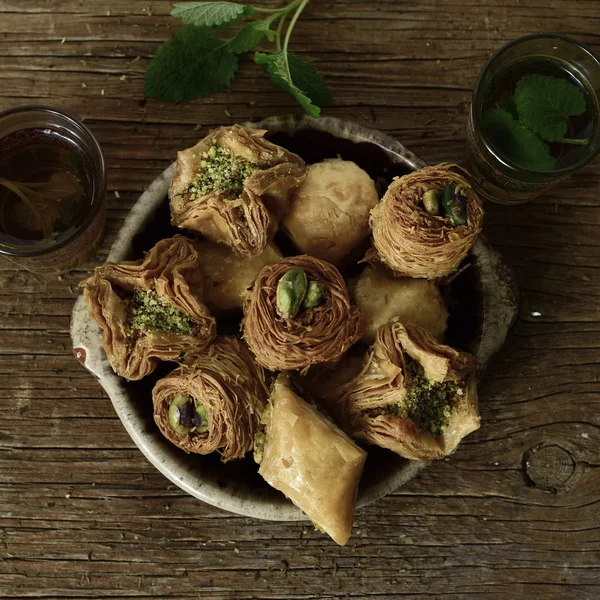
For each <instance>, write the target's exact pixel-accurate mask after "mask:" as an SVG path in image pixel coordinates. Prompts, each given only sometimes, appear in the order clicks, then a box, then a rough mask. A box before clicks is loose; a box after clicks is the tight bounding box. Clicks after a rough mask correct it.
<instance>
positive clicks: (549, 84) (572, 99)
mask: <svg viewBox="0 0 600 600" xmlns="http://www.w3.org/2000/svg"><path fill="white" fill-rule="evenodd" d="M514 98H515V103H516V105H517V111H518V113H519V121H520V122H521V123H522V124H523V125H525V126H526V127H528V128H529V129H531V131H533V132H534V133H537V134H538V135H539V136H540V137H541V138H542V139H544V140H546V141H548V142H562V141H565V140H563V138H564V137H565V134H566V133H567V129H568V123H567V121H568V118H569V117H575V116H577V115H582V114H583V113H584V112H585V111H586V108H587V107H586V102H585V97H584V95H583V94H582V92H581V90H580V89H579V88H578V87H577V86H576V85H574V84H572V83H569V82H568V81H566V80H565V79H560V78H558V77H552V76H550V75H540V74H531V75H525V76H523V77H521V79H520V80H519V81H518V83H517V86H516V88H515V95H514ZM584 143H585V142H584Z"/></svg>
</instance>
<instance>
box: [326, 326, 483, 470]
mask: <svg viewBox="0 0 600 600" xmlns="http://www.w3.org/2000/svg"><path fill="white" fill-rule="evenodd" d="M476 369H477V362H476V359H475V357H473V356H471V355H470V354H468V353H466V352H460V351H458V350H454V349H453V348H451V347H450V346H445V345H443V344H440V343H439V342H438V341H436V339H435V338H434V337H433V336H432V335H431V334H430V333H429V332H428V331H426V330H425V329H423V328H422V327H419V326H417V325H411V324H408V323H406V324H402V323H400V322H399V321H397V320H396V321H392V322H390V323H387V324H386V325H382V326H381V327H380V328H379V330H378V332H377V337H376V340H375V343H374V344H373V345H372V346H371V348H370V349H369V351H368V353H367V356H366V360H365V363H364V366H363V369H362V371H361V372H360V373H359V374H358V375H357V376H356V377H355V378H354V379H353V380H352V381H350V382H349V383H348V384H346V385H345V386H343V387H342V388H341V389H339V390H337V391H336V392H334V395H335V396H336V399H337V401H338V402H339V403H340V406H339V409H340V414H341V421H342V426H343V428H344V429H345V431H347V432H348V433H349V434H350V435H351V436H352V437H354V438H356V439H359V440H364V441H366V442H368V443H370V444H375V445H378V446H382V447H383V448H388V449H390V450H393V451H394V452H396V453H398V454H400V455H401V456H403V457H405V458H408V459H411V460H422V461H430V460H434V459H439V458H443V457H444V456H447V455H448V454H451V453H452V452H454V450H456V448H457V446H458V444H459V442H460V441H461V440H462V438H464V437H465V436H466V435H468V434H469V433H471V432H472V431H475V430H476V429H478V428H479V414H478V409H477V387H476Z"/></svg>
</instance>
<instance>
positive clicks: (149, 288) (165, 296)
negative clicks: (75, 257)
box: [81, 236, 216, 380]
mask: <svg viewBox="0 0 600 600" xmlns="http://www.w3.org/2000/svg"><path fill="white" fill-rule="evenodd" d="M81 285H82V286H84V287H85V292H84V295H85V299H86V301H87V304H88V307H89V311H90V315H91V317H92V318H93V319H94V320H95V321H96V322H97V323H98V324H99V325H100V327H101V328H102V345H103V346H104V350H105V352H106V356H107V358H108V361H109V363H110V364H111V366H112V368H113V369H114V370H115V371H116V373H117V374H118V375H121V376H122V377H125V378H126V379H130V380H134V379H141V378H142V377H145V376H146V375H148V374H149V373H151V372H152V371H154V369H155V368H156V366H157V365H158V363H159V362H160V361H177V360H179V359H180V358H181V357H182V356H184V355H185V354H186V353H187V352H189V351H191V350H195V349H196V350H197V349H200V350H201V349H203V348H205V347H206V346H208V345H209V344H210V342H211V341H212V340H213V338H214V337H215V335H216V323H215V320H214V319H213V318H212V316H211V315H210V312H209V311H208V309H207V307H206V306H205V305H204V304H203V302H202V278H201V276H200V271H199V270H198V254H197V253H196V251H195V250H194V248H193V246H192V244H191V243H190V242H189V241H188V240H187V239H186V238H184V237H182V236H176V237H174V238H169V239H166V240H162V241H160V242H158V244H156V246H154V248H152V250H150V251H149V252H148V253H147V255H146V257H145V258H144V259H143V260H139V261H136V262H132V261H127V262H120V263H115V264H112V263H107V264H105V265H102V266H101V267H97V268H96V270H95V271H94V274H93V275H92V276H91V277H90V278H89V279H87V280H86V281H84V282H82V284H81Z"/></svg>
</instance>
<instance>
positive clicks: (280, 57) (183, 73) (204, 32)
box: [144, 0, 331, 117]
mask: <svg viewBox="0 0 600 600" xmlns="http://www.w3.org/2000/svg"><path fill="white" fill-rule="evenodd" d="M308 2H309V0H293V1H292V2H290V3H289V4H287V5H286V6H284V7H282V8H276V9H269V8H262V7H256V6H250V5H244V4H239V3H236V2H178V3H176V4H174V5H173V6H174V8H173V11H172V12H171V15H172V16H174V17H175V18H177V19H180V20H181V21H183V22H184V23H185V24H186V25H187V26H186V27H184V28H183V29H181V30H180V31H179V32H178V33H176V34H175V35H174V36H173V38H172V39H171V40H169V41H167V42H165V43H164V44H163V45H162V46H161V47H160V48H159V49H158V52H157V53H156V56H155V57H154V58H153V60H152V61H151V62H150V65H149V67H148V70H147V71H146V81H145V85H144V93H145V94H146V95H147V96H151V97H154V98H158V99H160V100H171V101H175V102H181V101H183V100H192V99H194V98H201V97H203V96H208V95H210V94H213V93H215V92H218V91H220V90H222V89H223V88H225V87H227V86H228V85H230V84H231V82H232V81H233V79H234V77H235V74H236V72H237V69H238V55H240V54H244V53H246V52H249V51H251V50H252V49H254V48H256V46H258V45H259V44H260V43H262V42H263V41H265V40H267V41H268V42H274V45H275V48H274V50H273V52H271V53H264V52H256V54H255V62H256V63H258V64H260V65H262V66H263V68H264V70H265V71H266V72H267V73H268V75H269V77H270V79H271V81H273V82H274V83H275V84H276V85H278V86H279V87H281V88H282V89H284V90H285V91H286V92H287V93H288V94H290V95H291V96H292V97H293V98H295V99H296V100H297V101H298V102H299V103H300V105H301V106H302V107H303V108H304V110H305V111H306V112H307V113H308V114H310V115H311V116H313V117H318V116H319V115H320V112H321V109H320V108H319V107H320V106H325V105H327V104H330V103H331V92H330V91H329V88H328V87H327V84H326V82H325V79H324V78H323V76H322V75H321V74H320V73H319V72H318V71H317V70H316V68H315V67H314V65H313V64H312V63H310V62H308V61H305V60H304V59H302V58H300V57H299V56H297V55H296V54H294V53H293V52H290V51H289V50H288V45H289V41H290V37H291V34H292V31H293V29H294V26H295V25H296V22H297V20H298V18H299V17H300V14H301V13H302V11H303V10H304V8H305V7H306V5H307V4H308ZM255 13H261V14H263V15H264V18H262V19H255V20H253V21H250V22H249V23H247V24H246V25H245V26H243V27H242V28H241V29H239V30H237V31H236V32H235V34H234V35H233V36H232V37H228V38H223V37H221V35H220V34H217V32H216V30H225V29H228V28H230V27H232V26H234V25H239V24H240V23H242V22H243V21H244V20H245V19H247V18H249V17H252V16H253V15H254V14H255ZM290 15H291V20H290V22H289V25H287V26H286V19H287V18H288V16H290ZM284 34H285V35H284Z"/></svg>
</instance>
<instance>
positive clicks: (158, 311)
mask: <svg viewBox="0 0 600 600" xmlns="http://www.w3.org/2000/svg"><path fill="white" fill-rule="evenodd" d="M129 314H130V319H129V332H130V333H131V332H133V331H134V330H143V331H159V332H166V333H191V331H192V327H191V324H190V319H189V318H188V317H187V316H186V315H185V314H184V313H183V312H182V311H181V310H179V309H178V308H177V307H175V306H173V305H172V304H171V303H170V302H169V301H168V300H166V299H165V298H161V297H160V296H159V295H158V294H157V293H156V292H155V291H154V290H147V291H146V290H141V289H136V290H135V291H134V292H133V297H132V298H131V299H130V300H129Z"/></svg>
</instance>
